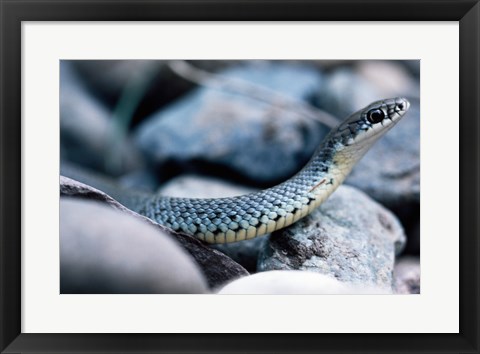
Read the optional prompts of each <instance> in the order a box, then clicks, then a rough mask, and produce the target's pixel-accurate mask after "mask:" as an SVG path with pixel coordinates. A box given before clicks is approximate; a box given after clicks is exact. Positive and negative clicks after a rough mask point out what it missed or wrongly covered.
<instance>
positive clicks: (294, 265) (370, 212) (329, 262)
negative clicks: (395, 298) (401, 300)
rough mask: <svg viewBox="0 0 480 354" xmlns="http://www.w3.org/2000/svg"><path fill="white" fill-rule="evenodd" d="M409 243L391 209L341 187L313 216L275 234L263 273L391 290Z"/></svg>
mask: <svg viewBox="0 0 480 354" xmlns="http://www.w3.org/2000/svg"><path fill="white" fill-rule="evenodd" d="M404 244H405V235H404V233H403V229H402V226H401V225H400V223H399V221H398V220H397V218H396V217H395V216H394V215H393V214H392V213H391V212H390V211H388V210H387V209H385V208H384V207H382V206H381V205H380V204H378V203H376V202H375V201H373V200H371V199H370V198H369V197H368V196H367V195H365V194H364V193H362V192H361V191H359V190H357V189H355V188H352V187H347V186H340V187H339V189H338V190H337V191H336V192H335V193H334V194H333V195H332V196H331V197H330V199H329V200H328V201H326V202H325V203H324V204H322V205H321V206H320V208H318V209H317V210H315V211H314V212H313V213H312V214H310V215H309V216H307V217H305V218H303V219H301V220H299V221H298V222H297V223H295V224H293V225H292V226H290V227H288V228H286V229H283V230H279V231H278V232H274V233H273V234H272V235H271V236H270V239H269V241H268V242H267V244H266V247H265V248H264V249H263V250H262V251H261V252H260V256H259V264H258V270H259V271H266V270H289V269H298V270H308V271H314V272H318V273H322V274H326V275H329V276H331V277H334V278H336V279H338V280H340V281H344V282H348V283H354V284H362V285H364V286H373V287H380V288H385V289H389V290H391V288H392V272H393V264H394V259H395V253H398V252H400V251H401V249H402V248H403V247H404Z"/></svg>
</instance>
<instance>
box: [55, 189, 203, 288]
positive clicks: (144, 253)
mask: <svg viewBox="0 0 480 354" xmlns="http://www.w3.org/2000/svg"><path fill="white" fill-rule="evenodd" d="M207 290H208V287H207V283H206V280H205V278H204V276H203V274H202V272H201V271H200V269H199V268H198V266H197V265H196V263H195V262H194V260H193V259H192V257H191V256H190V255H189V254H188V253H187V252H186V251H185V250H184V249H182V247H181V246H180V245H179V244H178V243H177V242H176V241H175V240H174V239H173V238H172V237H171V236H170V235H168V234H166V233H163V232H161V230H159V229H158V228H155V227H154V226H152V225H149V224H147V223H145V222H143V221H141V220H139V219H137V218H135V217H133V216H130V215H127V214H125V213H122V212H120V211H118V210H113V209H111V208H109V207H107V206H106V205H104V204H101V203H99V202H93V201H86V200H80V199H78V198H77V199H73V198H61V201H60V291H61V293H62V294H185V293H192V294H201V293H206V292H207Z"/></svg>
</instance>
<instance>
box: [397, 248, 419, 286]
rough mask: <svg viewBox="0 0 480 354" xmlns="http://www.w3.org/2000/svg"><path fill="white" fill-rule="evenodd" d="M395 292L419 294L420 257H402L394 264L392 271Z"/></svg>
mask: <svg viewBox="0 0 480 354" xmlns="http://www.w3.org/2000/svg"><path fill="white" fill-rule="evenodd" d="M393 278H394V284H395V293H397V294H420V259H419V258H418V257H403V258H400V259H399V260H398V261H397V263H396V264H395V268H394V271H393Z"/></svg>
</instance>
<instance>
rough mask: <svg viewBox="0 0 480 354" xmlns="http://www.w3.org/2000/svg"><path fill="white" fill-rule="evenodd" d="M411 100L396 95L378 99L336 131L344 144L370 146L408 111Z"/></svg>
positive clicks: (348, 119)
mask: <svg viewBox="0 0 480 354" xmlns="http://www.w3.org/2000/svg"><path fill="white" fill-rule="evenodd" d="M409 108H410V102H408V100H407V99H406V98H402V97H396V98H388V99H384V100H381V101H376V102H373V103H371V104H369V105H368V106H367V107H365V108H363V109H361V110H360V111H358V112H355V113H354V114H352V115H351V116H350V117H348V118H347V119H346V120H345V121H344V122H343V123H342V124H340V126H338V128H337V129H336V130H335V132H334V137H335V138H337V139H338V142H340V143H341V144H342V145H344V146H346V147H348V146H358V147H362V146H365V147H369V146H370V145H371V144H373V143H374V142H375V141H376V140H377V139H378V138H380V137H381V136H382V135H384V134H385V133H386V132H387V131H389V130H390V129H391V128H392V127H393V126H394V125H395V124H396V123H397V122H398V121H399V120H400V119H401V118H402V117H403V116H404V115H405V113H406V112H407V111H408V109H409Z"/></svg>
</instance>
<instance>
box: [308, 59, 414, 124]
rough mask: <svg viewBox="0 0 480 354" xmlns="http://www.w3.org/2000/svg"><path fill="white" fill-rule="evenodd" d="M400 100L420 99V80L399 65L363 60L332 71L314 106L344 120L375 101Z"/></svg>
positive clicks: (395, 62)
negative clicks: (390, 98)
mask: <svg viewBox="0 0 480 354" xmlns="http://www.w3.org/2000/svg"><path fill="white" fill-rule="evenodd" d="M396 96H407V97H419V96H420V85H419V80H418V78H415V77H414V76H412V75H411V74H410V72H409V71H408V69H406V67H405V66H404V65H402V64H401V63H400V62H397V61H393V60H392V61H375V60H365V61H363V60H362V61H353V62H351V63H350V65H345V66H341V67H337V68H335V69H334V70H331V71H330V72H329V73H328V74H327V75H326V77H325V82H324V85H322V87H321V88H320V89H319V90H318V91H317V93H316V95H315V98H314V102H315V104H316V105H317V106H318V107H320V108H322V109H324V110H325V111H327V112H330V113H331V114H333V115H334V116H336V117H338V118H340V119H344V118H346V117H347V116H349V115H350V114H352V113H353V112H356V111H357V110H359V109H360V108H362V107H365V106H366V105H368V104H370V103H372V102H374V101H377V100H380V99H382V98H389V97H396Z"/></svg>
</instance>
